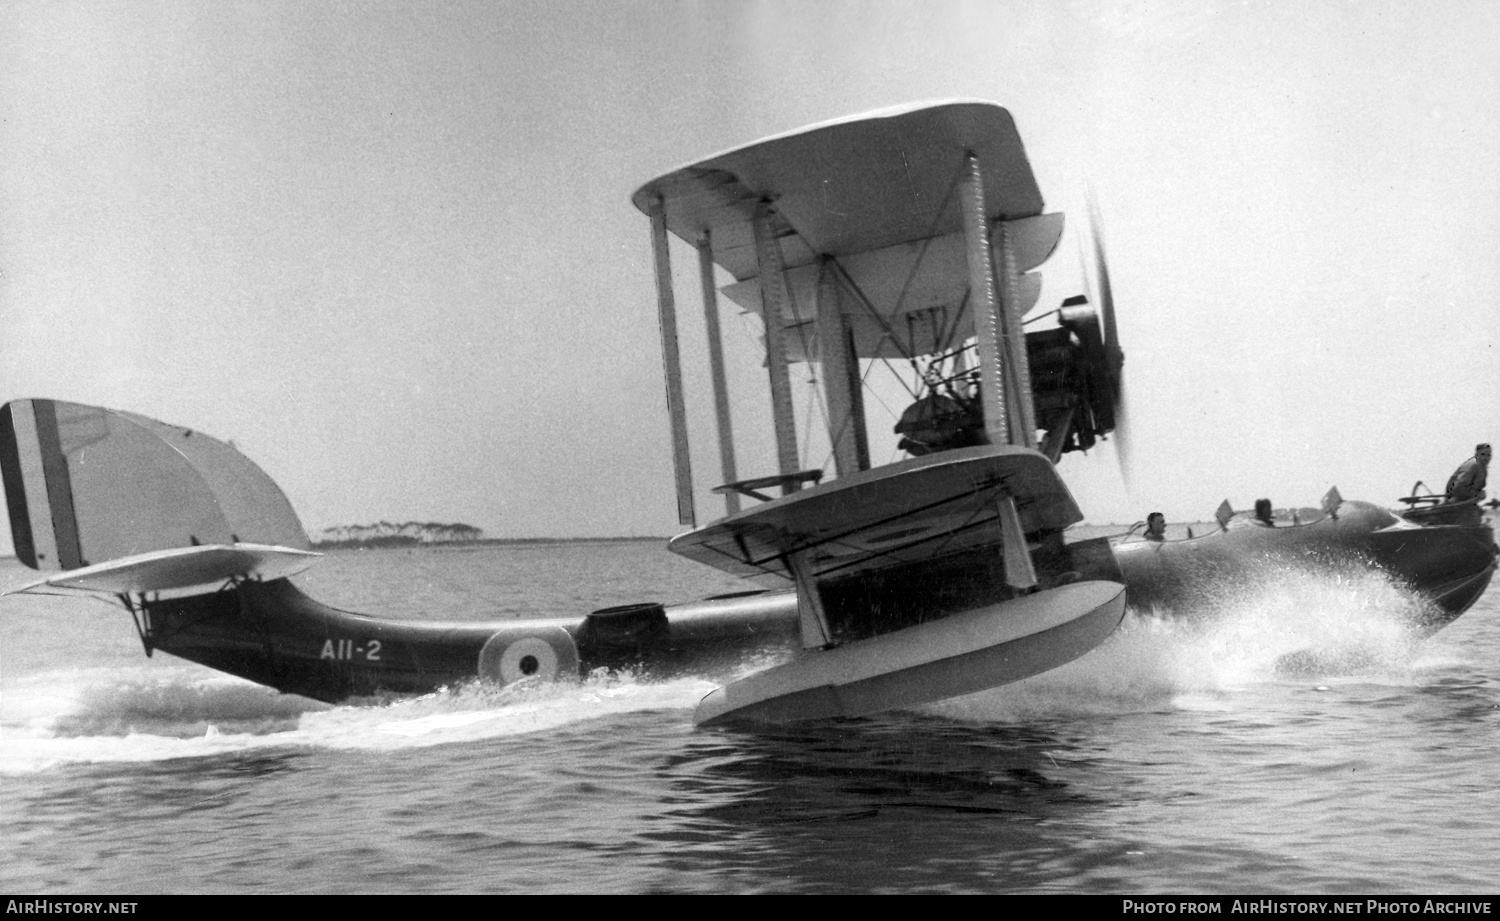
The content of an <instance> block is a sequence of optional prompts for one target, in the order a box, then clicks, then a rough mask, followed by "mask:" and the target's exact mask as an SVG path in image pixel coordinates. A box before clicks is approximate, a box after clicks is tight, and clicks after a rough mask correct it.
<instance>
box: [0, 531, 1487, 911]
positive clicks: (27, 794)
mask: <svg viewBox="0 0 1500 921" xmlns="http://www.w3.org/2000/svg"><path fill="white" fill-rule="evenodd" d="M32 576H33V574H32V573H31V572H30V570H26V569H24V568H23V567H21V566H20V565H19V564H16V563H15V562H14V561H4V562H0V585H4V586H6V587H9V586H12V585H16V584H19V583H21V582H23V581H26V580H27V579H28V578H31V577H32ZM299 582H300V583H301V584H302V585H303V586H304V588H306V589H307V590H308V591H309V592H310V593H311V594H313V595H314V596H315V597H318V598H320V599H322V600H325V601H329V602H332V603H336V604H340V605H342V606H346V607H349V608H352V609H355V610H363V611H367V612H370V613H377V614H389V615H392V616H410V617H433V618H442V619H462V618H472V619H482V618H491V617H504V616H514V615H517V614H545V615H558V614H570V613H571V614H579V615H581V614H582V613H585V612H587V611H588V610H590V609H592V608H597V607H604V606H607V605H611V604H618V603H623V602H629V601H639V600H662V601H675V600H685V599H688V598H692V597H698V596H701V595H703V594H710V593H713V592H718V591H725V590H732V589H734V588H736V587H742V586H740V585H739V583H736V582H735V581H734V580H731V579H728V578H727V577H722V576H719V575H717V574H716V573H714V572H712V571H710V570H707V569H703V568H702V567H698V566H696V565H694V564H691V563H687V562H685V561H683V560H680V559H677V558H675V557H672V556H671V555H670V554H667V553H665V552H664V551H663V550H662V549H661V548H660V546H659V545H657V544H654V543H645V542H641V543H587V544H567V545H550V546H512V547H493V548H489V547H487V548H480V549H453V550H382V551H369V552H340V553H337V554H333V555H331V556H330V557H329V558H328V559H325V560H324V561H322V562H321V563H320V564H319V565H318V566H317V567H316V568H315V569H314V570H312V571H310V572H309V573H308V574H307V575H306V576H305V577H300V578H299ZM1416 610H1418V608H1417V603H1416V602H1415V601H1414V600H1413V599H1411V598H1409V597H1408V596H1406V595H1405V594H1404V593H1402V592H1400V591H1399V590H1397V589H1396V588H1394V587H1392V586H1391V585H1389V584H1388V583H1386V582H1385V581H1384V580H1383V579H1381V578H1379V577H1378V576H1376V575H1374V574H1371V573H1367V572H1363V571H1346V572H1327V571H1322V572H1307V571H1297V570H1294V569H1287V570H1285V571H1282V572H1278V573H1273V574H1271V576H1269V577H1268V582H1267V584H1266V585H1265V586H1264V587H1262V589H1261V590H1260V591H1258V592H1254V593H1245V592H1243V591H1238V592H1235V593H1228V592H1226V595H1225V597H1223V598H1222V599H1220V600H1218V601H1217V602H1215V603H1214V604H1213V605H1210V606H1208V607H1206V608H1205V609H1202V610H1197V611H1192V612H1178V615H1177V616H1170V617H1169V616H1165V615H1164V614H1163V612H1150V611H1145V612H1141V611H1133V612H1132V613H1131V614H1130V615H1129V617H1128V618H1127V620H1126V622H1125V624H1124V625H1123V626H1122V628H1121V630H1120V631H1119V632H1117V633H1116V634H1115V636H1114V637H1112V638H1111V639H1110V640H1109V641H1108V642H1107V643H1106V644H1105V645H1104V646H1102V647H1100V648H1099V649H1097V650H1095V651H1094V652H1092V653H1090V654H1089V655H1088V656H1086V657H1084V658H1083V659H1080V660H1078V661H1077V662H1074V663H1072V664H1071V665H1068V666H1066V667H1064V668H1062V669H1059V670H1057V671H1054V672H1051V673H1049V674H1046V675H1042V676H1039V677H1037V678H1033V679H1030V680H1028V681H1025V682H1021V683H1019V684H1016V685H1012V686H1009V687H1005V688H1000V689H996V690H993V691H990V692H986V693H984V694H979V695H974V696H972V697H968V698H963V699H960V700H955V701H949V702H946V703H943V704H940V705H935V706H930V707H924V708H922V709H921V710H919V711H915V712H910V713H896V714H887V715H882V716H879V717H875V718H868V719H860V720H850V721H844V722H837V723H821V724H815V725H806V726H801V727H796V728H793V729H788V730H782V731H776V732H747V731H742V730H695V729H693V728H692V725H691V715H692V710H693V707H694V706H695V705H696V703H697V701H698V700H699V699H700V698H701V697H702V696H703V695H704V694H705V693H706V692H707V691H708V690H709V689H710V688H711V687H712V686H713V685H712V683H711V682H710V681H709V680H707V677H708V676H705V677H693V678H686V679H674V680H669V681H657V680H653V679H652V678H651V677H650V676H648V675H631V674H614V675H595V676H591V677H589V678H588V679H586V680H584V681H582V682H580V683H576V684H559V685H550V686H541V687H519V688H510V689H499V690H496V689H489V688H483V687H477V686H475V687H461V688H455V689H450V690H448V691H444V692H441V693H437V694H433V695H429V696H425V697H420V698H415V699H405V700H396V701H390V702H384V703H374V702H371V703H365V704H363V705H360V706H346V707H330V706H326V705H323V704H318V703H313V702H310V701H306V700H303V699H301V698H296V697H284V696H280V695H277V694H276V693H274V692H272V691H270V690H268V689H265V688H260V687H257V686H255V685H251V684H248V683H246V682H242V681H239V680H237V679H234V678H230V677H227V676H224V675H220V674H218V673H215V672H212V671H209V670H207V669H204V668H201V667H199V666H195V665H192V664H190V663H185V662H182V661H179V660H174V659H172V658H171V657H169V656H165V655H163V654H160V653H159V654H157V656H155V657H154V658H152V659H147V658H145V657H144V656H143V655H142V654H141V650H140V645H139V642H138V641H137V639H136V637H135V634H134V628H133V627H132V625H131V622H130V619H129V617H128V616H127V615H126V614H125V613H124V612H123V611H121V610H119V609H118V608H112V607H109V606H107V605H105V604H102V603H99V602H95V601H89V600H78V599H65V598H41V599H37V598H21V597H8V598H3V599H0V643H3V646H0V691H3V698H0V829H3V831H0V889H3V890H7V891H16V892H34V893H42V894H66V893H77V892H85V891H88V892H96V893H183V892H206V893H241V892H244V893H360V892H444V893H451V892H498V893H510V892H538V893H541V892H555V893H579V892H590V893H596V892H611V893H638V892H799V893H800V892H830V893H833V892H986V893H992V892H1026V893H1120V894H1145V893H1158V892H1193V893H1245V892H1252V893H1301V894H1309V893H1316V894H1329V895H1336V894H1345V893H1347V894H1356V893H1360V894H1364V893H1369V894H1382V893H1383V894H1396V893H1446V894H1475V893H1486V892H1493V891H1494V890H1495V889H1496V886H1497V882H1500V870H1497V869H1496V868H1497V867H1500V792H1497V790H1500V768H1497V767H1496V758H1495V752H1496V750H1497V748H1500V745H1497V743H1500V682H1497V681H1496V679H1495V677H1494V676H1495V675H1496V674H1497V672H1500V623H1497V621H1500V618H1497V614H1500V602H1497V594H1496V591H1495V590H1492V591H1491V593H1490V594H1489V595H1487V596H1486V597H1485V598H1483V599H1481V601H1480V602H1479V604H1478V605H1477V606H1476V607H1475V608H1474V609H1473V610H1471V611H1470V612H1469V613H1468V614H1466V615H1465V616H1464V617H1463V618H1461V619H1460V620H1459V621H1458V622H1457V623H1456V624H1454V625H1453V626H1451V627H1449V628H1448V629H1446V630H1444V631H1442V632H1441V633H1439V634H1437V635H1436V636H1434V637H1432V638H1430V639H1426V640H1420V639H1418V638H1417V637H1416V636H1415V635H1414V634H1413V633H1412V632H1411V631H1410V630H1409V629H1408V627H1407V626H1406V624H1407V623H1408V621H1409V620H1410V618H1411V617H1412V615H1413V613H1414V611H1416ZM1183 613H1186V615H1187V616H1181V615H1182V614H1183ZM754 664H755V663H744V664H743V666H742V667H743V668H750V667H753V665H754ZM713 677H721V676H713Z"/></svg>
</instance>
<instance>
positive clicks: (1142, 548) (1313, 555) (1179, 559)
mask: <svg viewBox="0 0 1500 921" xmlns="http://www.w3.org/2000/svg"><path fill="white" fill-rule="evenodd" d="M1113 549H1114V554H1115V559H1116V560H1117V561H1118V563H1119V566H1120V570H1121V573H1122V574H1123V576H1124V579H1125V584H1126V586H1127V589H1128V591H1129V593H1130V603H1131V604H1132V605H1134V606H1136V607H1140V608H1144V607H1151V606H1160V607H1165V608H1171V609H1173V610H1176V611H1185V610H1189V609H1191V608H1192V607H1193V606H1194V605H1199V604H1202V603H1203V602H1204V601H1205V600H1208V599H1211V598H1212V597H1214V596H1215V594H1216V593H1222V591H1223V589H1224V587H1225V586H1229V585H1234V584H1236V583H1239V584H1248V585H1253V584H1254V580H1255V579H1256V578H1259V577H1261V576H1263V575H1264V573H1265V572H1266V570H1267V568H1268V567H1272V566H1275V565H1278V564H1292V565H1309V564H1311V565H1329V564H1344V563H1349V562H1356V563H1365V564H1369V565H1372V566H1375V567H1378V568H1379V569H1381V570H1383V571H1385V572H1387V573H1389V574H1390V575H1391V577H1392V578H1394V579H1396V580H1397V581H1399V582H1400V583H1401V584H1403V585H1405V586H1406V587H1408V588H1410V589H1412V590H1414V591H1416V592H1418V593H1420V594H1422V595H1423V596H1424V597H1426V598H1427V599H1428V600H1430V601H1432V602H1433V609H1432V613H1431V614H1430V615H1429V616H1428V617H1427V618H1426V619H1425V620H1424V621H1423V624H1422V625H1423V626H1424V627H1426V628H1427V629H1430V630H1437V629H1440V628H1441V627H1444V626H1446V625H1447V624H1449V623H1451V622H1452V621H1453V620H1454V619H1456V618H1457V617H1458V616H1459V615H1461V614H1463V613H1464V611H1466V610H1468V609H1469V607H1470V606H1472V605H1473V604H1474V602H1475V601H1477V600H1478V599H1479V597H1480V595H1482V594H1483V593H1484V590H1485V588H1486V587H1487V586H1488V585H1489V583H1490V579H1491V578H1492V577H1493V576H1494V573H1495V569H1496V559H1497V553H1500V550H1497V547H1496V544H1495V536H1494V532H1493V531H1492V530H1491V529H1490V528H1489V527H1487V526H1483V525H1478V526H1472V525H1418V524H1415V523H1412V522H1410V521H1407V520H1405V519H1403V518H1401V517H1400V516H1398V515H1395V514H1393V513H1391V512H1390V511H1387V510H1386V509H1383V508H1380V507H1379V506H1376V505H1373V504H1371V503H1368V502H1357V501H1345V502H1344V503H1343V504H1342V505H1341V506H1340V507H1339V509H1338V514H1337V517H1332V516H1329V517H1324V518H1321V519H1319V520H1317V521H1311V522H1308V523H1306V524H1294V525H1283V526H1278V527H1263V526H1260V525H1256V524H1251V523H1247V522H1231V524H1230V527H1229V528H1228V529H1227V530H1219V531H1215V532H1213V533H1210V534H1205V535H1203V536H1201V537H1195V538H1190V539H1187V540H1168V541H1149V540H1143V539H1139V538H1134V539H1127V540H1124V541H1120V542H1117V543H1115V544H1114V547H1113Z"/></svg>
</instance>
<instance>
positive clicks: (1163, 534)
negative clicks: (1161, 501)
mask: <svg viewBox="0 0 1500 921" xmlns="http://www.w3.org/2000/svg"><path fill="white" fill-rule="evenodd" d="M1144 537H1145V538H1146V540H1166V539H1167V516H1166V515H1163V514H1162V513H1161V512H1152V513H1151V514H1149V515H1147V516H1146V533H1145V535H1144Z"/></svg>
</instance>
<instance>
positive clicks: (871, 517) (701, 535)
mask: <svg viewBox="0 0 1500 921" xmlns="http://www.w3.org/2000/svg"><path fill="white" fill-rule="evenodd" d="M1007 497H1008V498H1011V499H1013V500H1014V503H1015V507H1016V511H1017V513H1018V517H1019V519H1020V524H1021V530H1022V531H1023V532H1025V533H1027V534H1031V533H1035V532H1037V531H1060V530H1062V529H1063V528H1065V527H1067V526H1068V525H1071V524H1073V523H1075V522H1078V521H1081V520H1083V513H1082V512H1080V511H1079V509H1078V505H1077V503H1076V502H1074V501H1073V496H1072V494H1070V493H1069V492H1068V487H1067V485H1066V484H1065V483H1064V482H1063V480H1062V477H1061V476H1060V475H1059V474H1058V472H1057V468H1056V467H1054V466H1053V465H1052V463H1051V462H1050V461H1048V460H1047V458H1046V457H1044V456H1043V455H1041V454H1039V453H1038V452H1036V451H1033V450H1030V449H1028V448H1020V447H1013V446H1009V445H998V446H996V445H986V446H981V447H972V448H960V449H957V450H952V451H944V452H941V453H938V454H931V455H927V456H925V457H918V458H913V459H911V460H907V461H901V462H900V463H895V464H890V465H888V466H885V467H879V468H876V469H873V470H864V471H860V472H859V473H855V474H852V475H849V476H845V477H840V478H839V479H837V480H835V481H833V482H832V483H825V484H822V485H820V486H818V487H817V488H816V489H811V490H806V491H803V492H796V493H793V494H791V495H789V496H783V497H781V498H779V499H776V500H773V501H771V502H768V503H766V504H764V505H760V506H757V507H755V508H751V509H747V510H745V511H743V512H740V513H738V514H735V515H731V516H729V517H728V518H723V519H720V520H719V521H716V522H714V523H713V524H711V525H708V526H706V527H703V528H699V529H698V530H695V531H689V532H688V533H686V534H682V535H680V536H678V537H676V538H673V539H672V541H671V542H670V543H668V545H667V546H668V547H669V548H670V549H671V550H672V551H673V552H675V553H678V554H681V555H682V556H685V557H687V558H689V559H692V560H695V561H697V562H700V563H706V564H708V565H710V566H715V567H717V568H719V569H723V570H725V571H727V572H730V573H733V574H735V575H738V576H746V577H765V576H770V577H772V578H771V579H770V580H769V581H771V582H772V583H773V584H775V583H776V582H781V584H785V582H790V581H792V579H793V576H792V573H791V570H790V569H789V568H788V562H787V561H788V558H789V557H792V556H794V555H801V556H803V557H804V558H805V559H806V560H807V561H808V562H809V563H810V564H811V569H812V572H813V575H815V576H816V577H817V578H833V577H845V576H852V575H855V574H857V573H859V572H861V571H869V570H874V569H882V568H891V567H896V566H900V565H905V564H911V563H917V562H921V561H923V560H929V559H935V558H938V557H944V556H951V555H953V554H956V553H960V552H962V551H965V550H969V549H973V548H975V547H981V546H985V545H988V544H994V543H998V541H999V538H998V536H997V534H998V525H997V519H998V517H999V516H1000V514H1001V512H1000V505H1001V500H1002V499H1004V498H1007ZM776 577H780V578H779V579H778V578H776Z"/></svg>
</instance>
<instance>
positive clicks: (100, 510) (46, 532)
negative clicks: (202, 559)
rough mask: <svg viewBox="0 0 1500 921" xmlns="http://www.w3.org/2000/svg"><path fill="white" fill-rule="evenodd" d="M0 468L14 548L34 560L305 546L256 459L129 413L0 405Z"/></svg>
mask: <svg viewBox="0 0 1500 921" xmlns="http://www.w3.org/2000/svg"><path fill="white" fill-rule="evenodd" d="M0 475H3V478H4V484H5V502H6V505H7V507H8V508H9V510H10V528H11V535H12V537H13V538H14V542H15V550H16V556H17V558H19V559H20V560H21V562H23V563H25V564H26V565H27V566H30V567H31V568H33V569H77V568H80V567H83V566H88V565H90V564H97V563H103V562H106V561H109V560H115V559H120V558H122V557H128V556H135V555H139V554H142V553H149V552H153V551H158V550H169V549H174V548H179V547H191V546H196V545H200V544H234V543H257V544H269V545H276V546H281V547H288V548H292V549H297V550H306V549H308V547H309V542H308V539H307V533H306V532H305V531H304V530H303V528H302V522H301V521H299V520H298V518H297V513H296V512H295V511H293V510H292V505H291V503H290V502H288V501H287V498H286V496H285V495H284V494H283V493H282V491H281V489H280V488H279V487H278V486H277V485H276V484H275V483H274V482H273V481H272V480H271V478H270V477H269V476H267V475H266V473H265V471H263V470H261V469H260V468H259V467H257V466H256V465H255V464H254V463H253V462H251V461H250V459H249V458H247V457H245V456H244V455H243V454H241V453H240V452H239V451H237V450H235V449H234V448H233V447H231V446H230V445H227V444H225V443H223V442H222V441H218V440H216V439H213V438H210V437H208V436H206V435H203V434H201V433H199V432H194V431H192V430H191V429H185V428H182V427H180V426H174V425H167V424H166V423H163V422H158V421H156V420H154V419H148V418H146V417H145V416H138V415H135V414H134V413H127V412H120V411H118V410H113V409H103V408H100V407H97V406H83V405H80V404H78V403H65V402H62V401H59V400H15V401H13V402H11V403H7V404H5V405H4V406H0Z"/></svg>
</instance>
